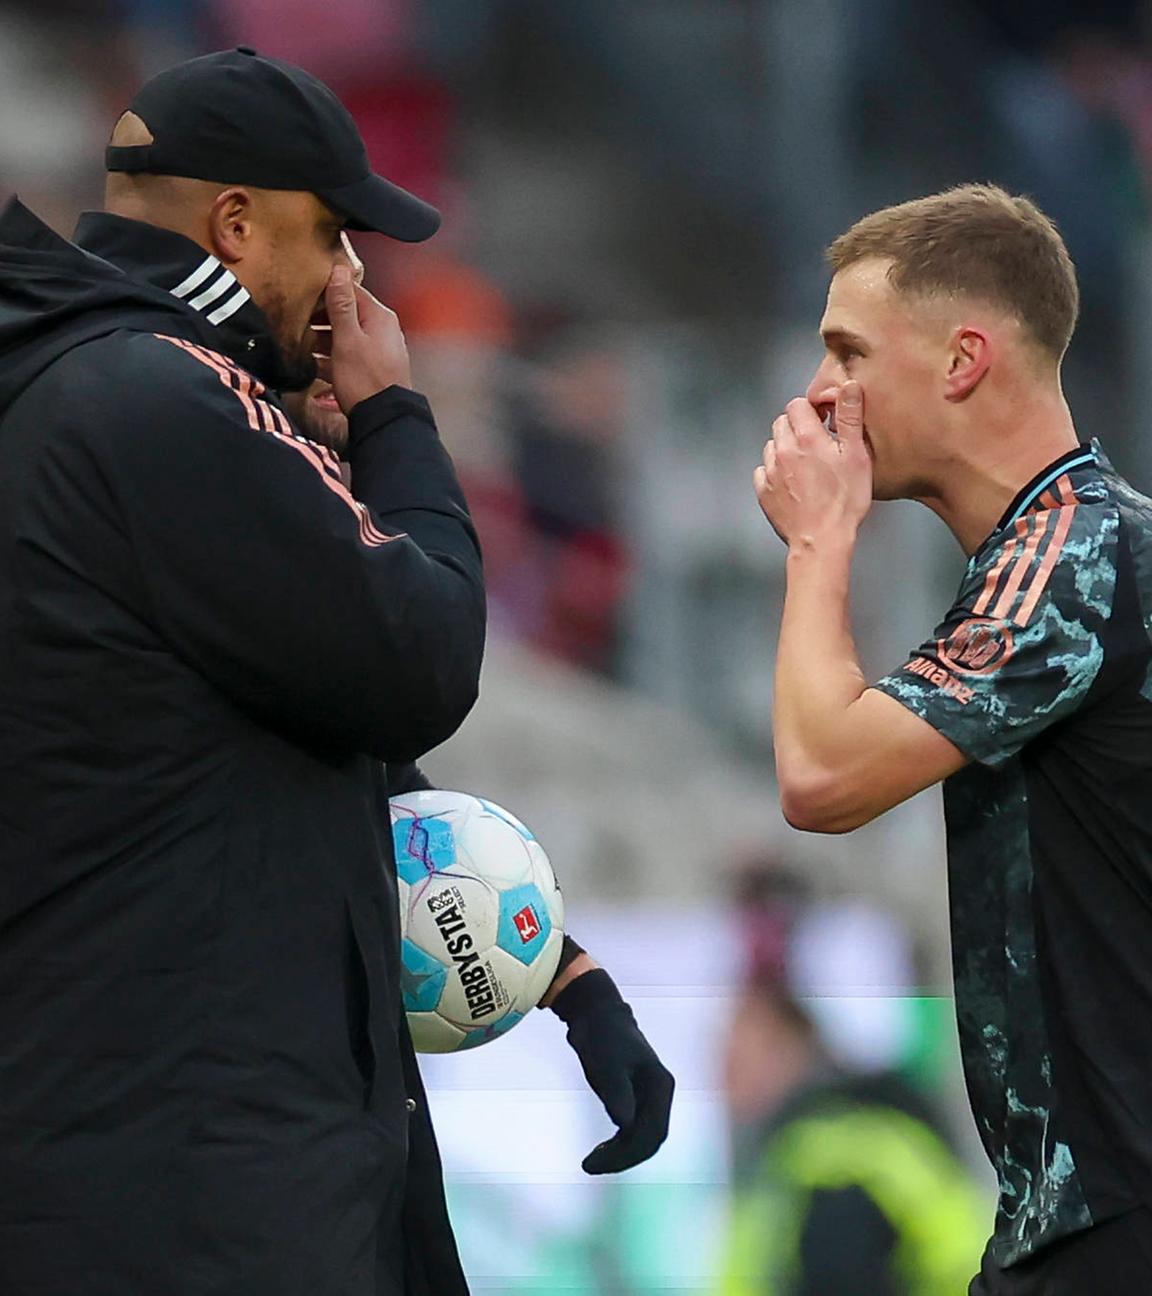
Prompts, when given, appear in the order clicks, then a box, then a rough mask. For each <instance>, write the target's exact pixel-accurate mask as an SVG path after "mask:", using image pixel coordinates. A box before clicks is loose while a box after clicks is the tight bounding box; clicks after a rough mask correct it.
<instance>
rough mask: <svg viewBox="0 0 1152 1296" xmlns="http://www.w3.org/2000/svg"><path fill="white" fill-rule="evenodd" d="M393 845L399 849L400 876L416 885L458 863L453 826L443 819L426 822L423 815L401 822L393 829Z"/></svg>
mask: <svg viewBox="0 0 1152 1296" xmlns="http://www.w3.org/2000/svg"><path fill="white" fill-rule="evenodd" d="M392 842H393V844H394V845H395V847H396V873H397V875H398V876H399V877H402V878H403V879H404V881H405V882H409V883H412V884H413V885H414V884H415V883H417V882H422V881H423V880H424V879H425V878H426V877H427V876H428V875H429V874H430V873H437V872H441V871H443V870H444V869H447V868H450V867H451V866H452V865H453V864H455V862H456V841H455V839H454V838H453V836H452V825H451V824H450V823H447V822H446V821H445V820H443V819H423V818H421V817H420V816H419V815H415V816H413V817H412V818H407V817H405V818H403V819H397V820H396V822H395V823H394V824H393V825H392Z"/></svg>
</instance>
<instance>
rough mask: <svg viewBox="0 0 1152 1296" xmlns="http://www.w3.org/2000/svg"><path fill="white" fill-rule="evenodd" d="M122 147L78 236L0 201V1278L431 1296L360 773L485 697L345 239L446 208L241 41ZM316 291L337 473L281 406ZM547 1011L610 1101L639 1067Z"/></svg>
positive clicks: (432, 439)
mask: <svg viewBox="0 0 1152 1296" xmlns="http://www.w3.org/2000/svg"><path fill="white" fill-rule="evenodd" d="M108 165H109V168H110V171H111V172H112V174H111V176H110V180H109V187H108V203H107V206H108V213H109V214H104V215H88V216H86V217H85V218H84V219H83V220H82V221H81V224H80V227H79V229H78V231H77V244H78V245H79V246H77V244H72V243H68V242H67V241H65V240H63V239H60V238H58V237H57V236H56V235H54V234H53V233H52V232H51V231H49V230H48V229H47V228H46V227H45V226H43V225H42V224H41V223H40V222H39V221H37V220H36V218H35V217H33V216H32V215H31V214H30V213H29V212H27V211H26V210H25V209H24V208H22V207H21V206H19V204H17V203H13V204H11V205H10V206H9V207H8V209H7V210H6V211H5V212H4V214H3V216H2V217H0V357H2V360H3V363H2V364H0V1292H3V1293H4V1296H32V1294H33V1293H35V1296H87V1294H90V1296H120V1294H121V1293H124V1294H128V1293H131V1294H132V1296H208V1294H209V1293H211V1294H212V1296H264V1294H265V1293H267V1294H268V1296H305V1294H307V1296H318V1294H319V1293H331V1294H332V1296H337V1294H338V1296H393V1294H396V1296H399V1293H405V1296H424V1294H426V1293H427V1294H430V1293H436V1296H452V1294H453V1293H460V1292H464V1291H465V1290H466V1288H465V1285H464V1281H463V1278H462V1275H461V1273H460V1268H459V1263H458V1260H457V1258H456V1252H455V1246H454V1243H453V1241H452V1236H451V1231H450V1228H449V1226H448V1222H447V1217H446V1213H445V1209H444V1202H443V1195H442V1191H441V1186H440V1182H439V1163H438V1159H437V1154H436V1148H435V1142H434V1139H433V1135H432V1129H431V1125H430V1123H429V1121H428V1117H427V1113H426V1111H425V1105H424V1096H423V1092H422V1089H421V1087H420V1079H419V1074H418V1072H417V1070H416V1067H415V1062H414V1058H413V1054H412V1049H411V1044H410V1041H409V1039H408V1034H407V1029H406V1025H405V1022H404V1019H403V1014H402V1012H401V1011H400V1005H399V992H398V970H397V965H398V932H397V905H396V894H395V889H394V881H393V879H392V876H391V874H390V872H389V870H388V869H386V868H381V861H382V860H385V861H387V860H390V858H391V844H390V841H389V838H388V834H387V832H382V831H381V825H382V824H386V823H387V796H388V791H389V789H388V784H387V779H386V776H385V774H384V764H383V763H384V762H388V763H390V764H392V765H393V766H395V765H398V764H407V763H409V762H411V761H412V760H414V759H415V758H416V757H418V756H419V755H420V754H421V753H423V752H424V751H426V750H428V749H429V748H430V747H432V746H434V745H436V744H437V743H439V742H441V741H443V740H444V739H445V738H446V737H447V736H448V735H449V734H450V733H451V732H452V731H453V730H454V729H455V728H456V727H457V725H458V724H459V723H460V721H461V720H462V719H463V717H464V715H465V714H466V713H467V711H468V710H469V708H470V707H471V705H472V702H473V700H474V698H475V695H476V688H477V678H478V673H479V667H480V658H481V653H482V647H483V635H484V603H483V589H482V581H481V571H480V560H479V553H478V549H477V545H476V540H475V535H474V532H473V529H472V526H471V523H470V521H469V518H468V514H467V511H466V508H465V504H464V501H463V498H462V496H461V494H460V491H459V488H458V485H457V483H456V480H455V476H454V474H453V471H452V467H451V464H450V462H449V460H448V458H447V456H446V455H445V453H444V451H443V449H442V447H441V446H440V443H439V441H438V439H437V436H436V432H435V427H434V425H433V423H432V421H431V416H430V413H429V411H428V407H427V404H426V402H425V401H424V400H423V398H422V397H420V396H417V395H415V394H414V393H413V392H412V391H410V390H409V383H410V379H409V374H408V362H407V354H406V351H405V347H404V342H403V336H402V334H401V333H400V329H399V325H398V323H397V321H396V319H395V317H394V316H392V315H391V313H390V312H388V311H387V310H386V309H385V308H384V307H382V306H380V305H379V303H377V302H375V301H374V300H373V299H372V298H371V297H370V296H369V295H368V294H367V293H365V292H364V291H363V290H362V289H360V288H358V287H356V286H355V285H354V284H353V282H352V275H351V270H350V267H349V266H348V263H347V258H346V255H345V253H344V250H343V244H342V241H341V229H342V227H344V226H348V227H352V228H359V229H371V230H377V231H380V232H383V233H386V234H389V235H391V236H392V237H396V238H401V239H406V240H413V241H415V240H419V239H422V238H426V237H428V236H429V235H430V234H431V233H433V232H434V230H435V229H436V226H437V223H438V217H437V215H436V213H435V212H434V210H433V209H431V208H429V207H428V206H426V205H425V204H424V203H422V202H421V201H420V200H419V199H417V198H415V197H414V196H413V195H411V194H407V193H405V192H404V191H403V190H400V189H397V188H396V187H395V186H392V185H390V184H389V183H388V182H387V181H386V180H383V179H382V178H380V177H377V176H374V175H373V174H372V173H371V171H370V169H369V167H368V164H367V161H366V158H365V154H364V150H363V145H362V143H361V141H360V139H359V135H358V133H357V131H356V128H355V126H354V124H353V123H352V121H351V118H350V117H348V115H347V113H346V112H345V111H344V109H343V108H342V107H341V106H340V104H339V103H338V101H337V100H336V99H335V98H334V97H333V96H332V95H331V94H330V93H329V92H328V91H327V89H326V88H325V87H323V86H322V85H320V84H319V83H318V82H316V81H315V80H314V79H312V78H311V77H309V76H307V75H306V74H304V73H302V72H301V71H300V70H299V69H296V68H292V67H289V66H287V65H285V64H281V63H276V62H274V61H273V60H269V59H261V58H258V57H256V56H255V55H253V54H252V53H251V51H244V50H240V51H234V52H229V53H225V54H218V55H211V56H208V57H206V58H203V59H197V60H194V61H192V62H191V63H187V64H184V65H181V66H180V67H177V68H174V69H171V70H170V71H169V72H166V73H163V74H161V75H160V76H159V77H157V78H156V79H155V80H154V81H152V82H150V83H149V85H147V86H146V87H145V88H144V89H143V90H142V91H141V93H140V94H139V96H138V97H137V99H136V100H135V101H134V102H133V104H132V106H131V110H130V113H129V114H127V115H126V116H125V117H124V118H122V120H121V122H120V123H119V125H118V128H117V131H116V134H115V135H114V137H113V143H112V146H111V147H110V149H109V154H108ZM322 304H323V305H325V306H326V310H327V315H328V317H329V319H330V321H331V325H332V343H331V357H330V359H327V360H326V361H325V362H324V367H325V373H326V375H327V377H328V378H329V379H330V381H331V384H332V387H333V390H334V392H335V394H336V399H337V400H338V402H339V404H340V406H341V408H342V409H343V410H344V411H345V412H346V413H347V414H348V418H349V433H348V449H347V458H348V461H349V464H350V466H351V470H352V476H353V480H354V483H355V495H353V494H352V493H350V492H349V491H348V490H347V488H346V487H345V485H344V483H343V481H342V480H341V476H340V470H339V466H338V464H337V462H336V460H335V458H334V456H333V455H332V454H331V453H330V451H328V450H327V449H326V448H325V447H323V446H320V445H318V444H316V443H314V442H312V441H310V440H308V439H307V438H305V437H303V436H302V435H301V434H300V433H299V432H298V431H297V430H296V429H295V428H294V427H293V426H292V424H291V423H290V422H289V420H288V418H287V417H286V415H285V413H284V411H283V408H282V406H281V404H280V401H279V398H278V396H277V395H276V394H275V393H276V392H277V391H279V390H282V389H285V390H286V389H292V388H302V387H305V386H306V385H307V384H308V383H309V382H311V381H312V379H313V377H314V376H315V365H314V362H313V359H312V352H313V350H314V349H315V345H316V344H315V339H314V335H313V332H312V329H311V327H310V320H311V319H312V317H313V316H314V314H315V312H316V311H317V309H318V307H320V306H321V305H322ZM592 980H593V974H589V975H588V976H582V977H578V978H577V979H576V981H575V982H573V988H576V987H580V986H581V985H582V984H583V983H588V982H590V981H592ZM569 1016H570V1020H571V1029H570V1034H575V1036H576V1042H578V1043H581V1044H582V1047H583V1049H584V1051H583V1052H581V1059H582V1061H583V1062H584V1064H585V1068H586V1070H588V1071H589V1074H590V1077H595V1080H594V1083H597V1084H598V1092H602V1091H603V1090H602V1088H601V1087H600V1086H603V1085H604V1083H605V1082H604V1074H605V1072H606V1071H607V1072H609V1073H611V1076H612V1079H613V1081H614V1082H615V1083H616V1084H617V1085H619V1084H620V1083H621V1082H623V1083H625V1084H626V1085H627V1084H630V1083H631V1082H632V1077H634V1076H637V1075H639V1074H640V1073H641V1072H642V1071H643V1070H644V1068H645V1067H647V1068H649V1071H650V1069H651V1060H650V1059H649V1058H648V1056H647V1055H644V1054H643V1051H642V1050H641V1049H640V1046H639V1045H638V1044H637V1043H636V1040H635V1037H634V1036H633V1035H632V1034H630V1033H629V1030H631V1031H633V1032H634V1030H635V1028H634V1025H631V1026H629V1023H630V1014H627V1010H626V1009H624V1008H623V1005H622V1001H619V996H618V995H617V996H616V997H615V999H614V1000H613V999H612V998H611V996H608V997H607V998H605V997H603V995H589V994H588V993H585V992H582V993H581V994H579V995H577V996H576V997H575V1000H574V1001H573V1006H572V1007H571V1009H570V1013H569ZM593 1019H594V1020H595V1022H596V1023H597V1024H599V1025H600V1026H601V1028H600V1029H594V1028H592V1027H590V1025H589V1023H590V1021H592V1020H593ZM637 1034H638V1033H637ZM589 1035H593V1036H597V1043H598V1045H599V1046H600V1047H599V1049H597V1048H596V1047H592V1046H590V1045H588V1044H587V1043H584V1042H583V1041H585V1040H586V1037H588V1036H589ZM606 1039H607V1040H611V1039H616V1040H619V1041H621V1043H620V1046H619V1048H618V1049H616V1050H615V1051H612V1052H611V1053H610V1054H609V1055H607V1057H606V1055H605V1053H604V1051H603V1047H602V1044H603V1041H604V1040H606ZM649 1052H650V1051H649ZM656 1065H657V1066H658V1064H656ZM637 1087H639V1085H637ZM668 1087H669V1092H670V1081H669V1086H668ZM614 1101H616V1102H617V1105H618V1109H619V1100H618V1099H616V1100H614ZM624 1105H625V1106H626V1104H624ZM666 1115H667V1112H666V1104H665V1109H664V1119H665V1121H666ZM657 1142H658V1139H657ZM651 1150H654V1146H652V1147H651V1148H650V1149H649V1152H650V1151H651Z"/></svg>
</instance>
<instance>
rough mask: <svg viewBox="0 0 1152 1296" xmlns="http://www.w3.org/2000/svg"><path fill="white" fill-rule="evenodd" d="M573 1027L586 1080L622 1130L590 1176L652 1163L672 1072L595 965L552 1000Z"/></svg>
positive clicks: (595, 1158) (596, 1152) (586, 1166)
mask: <svg viewBox="0 0 1152 1296" xmlns="http://www.w3.org/2000/svg"><path fill="white" fill-rule="evenodd" d="M550 1006H551V1008H552V1011H553V1012H554V1013H555V1014H556V1015H557V1016H558V1017H559V1018H560V1019H561V1020H562V1021H564V1022H565V1023H566V1025H567V1027H568V1043H569V1044H571V1045H572V1048H573V1049H574V1050H575V1053H576V1056H577V1057H578V1058H579V1059H580V1065H581V1067H582V1068H583V1069H584V1077H585V1079H586V1080H587V1081H588V1084H589V1086H590V1087H591V1089H592V1091H593V1093H595V1094H596V1096H597V1098H599V1099H600V1101H601V1102H602V1103H603V1104H604V1109H605V1111H607V1113H608V1115H609V1116H610V1117H611V1118H612V1121H613V1123H614V1124H615V1125H616V1126H617V1132H616V1133H615V1134H614V1135H613V1136H612V1137H611V1138H610V1139H607V1140H606V1141H605V1142H603V1143H601V1144H599V1145H598V1146H597V1147H595V1148H593V1149H592V1151H591V1152H589V1153H588V1155H587V1156H586V1157H585V1158H584V1160H583V1161H582V1162H581V1163H580V1164H581V1166H582V1168H583V1170H584V1172H585V1173H586V1174H590V1175H591V1174H618V1173H619V1172H620V1171H621V1170H630V1169H631V1168H632V1167H633V1166H635V1165H639V1164H640V1162H641V1161H647V1160H648V1158H649V1157H650V1156H652V1155H653V1153H654V1152H655V1151H656V1150H657V1148H659V1146H660V1144H661V1143H663V1142H664V1140H665V1138H667V1136H668V1118H669V1116H670V1114H671V1111H672V1091H673V1089H674V1088H675V1087H676V1082H675V1080H673V1078H672V1073H671V1072H670V1071H669V1070H668V1068H667V1067H666V1066H665V1065H664V1064H663V1063H662V1062H661V1061H660V1059H659V1058H658V1057H657V1056H656V1052H655V1050H654V1049H653V1048H652V1045H651V1044H649V1043H648V1041H647V1040H646V1039H645V1038H644V1036H643V1034H642V1033H641V1030H640V1027H639V1026H638V1025H637V1024H636V1018H635V1017H634V1016H633V1014H632V1009H631V1008H630V1007H629V1006H628V1004H626V1003H625V1002H624V999H623V998H622V997H621V994H620V991H619V990H618V989H617V987H616V983H615V982H614V981H613V980H612V978H611V977H610V976H609V975H608V973H607V972H605V971H604V969H603V968H596V969H595V970H594V971H592V972H585V973H583V975H581V976H578V977H576V978H575V979H574V980H573V981H571V982H570V983H569V984H568V985H566V986H565V987H564V989H563V990H561V991H560V993H559V994H558V995H557V996H556V998H555V999H554V1000H553V1001H552V1003H551V1005H550Z"/></svg>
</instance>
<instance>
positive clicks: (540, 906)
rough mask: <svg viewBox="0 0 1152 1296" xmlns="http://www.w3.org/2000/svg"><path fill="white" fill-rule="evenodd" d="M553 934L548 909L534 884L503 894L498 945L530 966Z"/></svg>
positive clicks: (497, 934)
mask: <svg viewBox="0 0 1152 1296" xmlns="http://www.w3.org/2000/svg"><path fill="white" fill-rule="evenodd" d="M551 932H552V919H551V917H550V916H549V914H548V906H547V905H546V904H545V903H544V897H543V896H542V895H541V894H540V890H539V888H538V887H536V886H534V885H533V884H532V883H531V882H526V883H524V884H523V885H522V886H518V887H510V888H509V889H508V890H507V891H502V892H501V893H500V925H499V927H498V928H497V931H496V943H497V944H498V945H499V946H500V948H501V949H502V950H503V951H504V952H505V953H506V954H511V955H512V957H513V958H514V959H519V960H520V962H521V963H523V964H524V966H525V967H528V966H529V965H530V964H531V963H532V962H533V960H534V959H535V958H536V955H537V954H539V953H540V951H541V950H542V949H543V948H544V944H545V942H546V941H547V940H548V937H549V936H550V935H551Z"/></svg>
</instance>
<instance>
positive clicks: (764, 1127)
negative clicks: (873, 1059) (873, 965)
mask: <svg viewBox="0 0 1152 1296" xmlns="http://www.w3.org/2000/svg"><path fill="white" fill-rule="evenodd" d="M739 902H740V906H741V917H742V920H743V923H744V927H745V934H746V950H747V965H748V966H747V975H746V981H745V985H744V989H743V991H742V993H741V994H740V996H739V998H738V1000H737V1008H736V1012H735V1015H734V1018H733V1022H732V1026H731V1030H730V1034H729V1039H728V1045H727V1052H726V1058H725V1089H726V1094H727V1101H728V1109H729V1116H730V1120H731V1131H732V1193H733V1201H732V1219H731V1228H730V1235H729V1244H728V1252H727V1256H726V1260H725V1270H724V1275H725V1276H724V1281H723V1285H722V1288H721V1290H722V1292H723V1296H862V1293H867V1294H868V1296H963V1293H965V1292H966V1291H967V1286H968V1281H969V1279H970V1278H971V1277H972V1275H973V1274H974V1273H975V1272H976V1270H977V1268H978V1266H979V1262H980V1253H981V1250H982V1248H983V1245H984V1240H985V1235H986V1233H987V1225H988V1220H987V1219H986V1215H989V1214H990V1212H989V1211H986V1210H985V1209H984V1208H983V1205H982V1201H981V1197H980V1194H979V1193H978V1191H977V1189H976V1187H975V1185H974V1183H973V1182H972V1181H971V1179H970V1177H969V1174H968V1172H967V1170H966V1169H965V1168H964V1167H963V1165H962V1164H961V1163H960V1161H959V1160H958V1158H957V1157H956V1155H955V1154H954V1152H953V1151H952V1150H951V1148H950V1147H949V1145H948V1142H947V1141H946V1139H945V1137H944V1135H943V1133H942V1131H941V1129H940V1127H939V1125H938V1123H937V1120H936V1118H935V1116H934V1114H933V1112H932V1111H931V1109H930V1107H929V1106H928V1104H927V1103H926V1102H925V1100H924V1099H923V1097H922V1096H921V1095H920V1094H918V1093H917V1092H916V1091H915V1090H913V1089H912V1088H911V1087H910V1086H909V1085H908V1084H907V1083H906V1082H904V1081H903V1080H902V1079H900V1078H899V1077H898V1076H897V1075H896V1074H895V1073H894V1072H892V1071H888V1072H881V1073H875V1074H870V1075H864V1074H861V1073H853V1072H851V1071H849V1070H847V1069H846V1068H844V1067H843V1066H840V1065H837V1064H836V1063H835V1062H834V1061H833V1059H832V1057H831V1055H830V1052H829V1050H828V1048H827V1047H826V1045H825V1043H824V1041H823V1040H822V1038H821V1035H820V1032H819V1031H818V1029H817V1026H816V1024H815V1022H814V1020H813V1016H812V1015H811V1013H810V1012H809V1011H808V1008H807V1007H806V1005H805V1003H804V1002H803V1001H802V1000H801V999H800V998H798V997H797V995H796V994H795V992H794V989H793V970H792V969H793V964H794V935H795V932H796V929H797V924H798V922H799V921H800V920H801V919H802V918H803V917H804V916H805V914H807V913H809V912H813V911H815V910H818V908H819V906H815V907H813V906H811V905H810V904H807V903H805V901H804V897H803V889H802V888H801V887H800V885H799V884H798V883H797V882H796V881H795V880H794V879H791V878H789V877H788V875H786V874H782V873H779V872H777V871H775V870H773V871H767V870H759V871H757V872H755V873H753V874H750V875H748V876H746V877H745V878H743V879H742V881H741V884H740V888H739ZM827 952H828V953H829V954H832V953H834V952H836V951H834V950H833V949H832V948H829V950H828V951H827ZM877 953H878V954H879V956H880V958H881V960H884V959H886V958H887V954H886V952H884V951H877ZM855 954H856V956H857V957H858V958H863V959H864V960H867V957H868V952H867V951H866V950H861V949H857V950H856V951H855Z"/></svg>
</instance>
